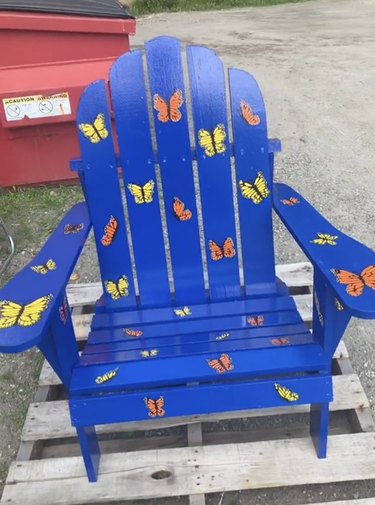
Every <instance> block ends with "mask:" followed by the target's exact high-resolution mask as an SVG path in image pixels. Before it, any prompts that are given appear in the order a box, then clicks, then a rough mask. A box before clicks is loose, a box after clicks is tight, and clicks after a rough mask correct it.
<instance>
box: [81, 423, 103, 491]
mask: <svg viewBox="0 0 375 505" xmlns="http://www.w3.org/2000/svg"><path fill="white" fill-rule="evenodd" d="M76 430H77V436H78V441H79V444H80V447H81V452H82V457H83V461H84V463H85V468H86V472H87V477H88V479H89V482H96V481H97V478H98V469H99V461H100V448H99V443H98V438H97V436H96V432H95V427H94V426H77V427H76Z"/></svg>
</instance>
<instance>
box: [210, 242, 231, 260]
mask: <svg viewBox="0 0 375 505" xmlns="http://www.w3.org/2000/svg"><path fill="white" fill-rule="evenodd" d="M208 247H209V249H210V253H211V259H212V260H213V261H219V260H222V259H223V258H233V257H234V256H235V255H236V249H235V248H234V243H233V240H232V239H231V238H230V237H227V238H226V239H225V240H224V242H223V245H221V246H220V245H219V244H217V243H216V242H214V241H213V240H210V241H209V242H208Z"/></svg>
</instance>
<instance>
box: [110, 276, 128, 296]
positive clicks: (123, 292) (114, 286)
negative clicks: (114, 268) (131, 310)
mask: <svg viewBox="0 0 375 505" xmlns="http://www.w3.org/2000/svg"><path fill="white" fill-rule="evenodd" d="M104 286H105V290H106V291H107V293H108V294H109V295H111V298H112V300H118V299H119V298H120V297H121V296H128V295H129V290H128V287H129V281H128V278H127V277H126V275H122V276H121V277H120V278H119V280H118V281H117V282H115V281H105V282H104Z"/></svg>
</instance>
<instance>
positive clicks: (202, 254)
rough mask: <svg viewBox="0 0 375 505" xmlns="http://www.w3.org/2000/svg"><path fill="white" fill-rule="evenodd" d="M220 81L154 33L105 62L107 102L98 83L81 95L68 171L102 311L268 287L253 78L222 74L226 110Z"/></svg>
mask: <svg viewBox="0 0 375 505" xmlns="http://www.w3.org/2000/svg"><path fill="white" fill-rule="evenodd" d="M226 78H227V77H226V75H225V73H224V69H223V64H222V62H221V61H220V59H219V58H218V57H217V56H216V55H215V54H214V53H213V52H212V51H210V50H209V49H207V48H204V47H197V46H188V47H187V48H186V53H185V52H181V47H180V43H179V41H178V40H176V39H173V38H169V37H159V38H156V39H153V40H151V41H150V42H148V43H147V44H146V45H145V56H144V55H143V53H142V51H140V50H136V51H132V52H130V53H126V54H124V55H123V56H121V57H120V58H118V60H117V61H116V62H115V63H114V64H113V66H112V69H111V71H110V77H109V89H110V97H109V96H107V95H108V93H107V88H106V84H105V82H104V81H96V82H94V83H92V84H91V85H89V86H88V88H87V89H86V90H85V92H84V94H83V96H82V97H81V100H80V103H79V108H78V114H77V124H78V128H79V131H80V135H79V136H80V139H79V140H80V145H81V153H82V167H83V168H82V171H81V174H80V176H81V181H82V184H83V187H84V192H85V197H86V200H87V203H88V206H89V211H90V214H91V218H92V221H93V227H94V233H95V239H96V244H97V250H98V257H99V264H100V270H101V275H102V280H103V285H104V290H105V292H106V305H107V307H109V308H114V309H115V308H116V307H119V308H124V307H132V306H136V304H137V303H139V301H140V303H141V304H142V306H162V305H167V304H170V303H171V299H172V303H173V302H174V303H176V304H178V305H180V304H189V303H193V302H195V303H201V302H204V301H206V300H207V299H210V300H222V299H235V298H240V297H243V296H254V295H262V294H269V293H272V292H275V290H276V288H275V269H274V250H273V237H272V215H271V213H272V205H271V195H270V192H271V189H272V180H271V179H272V174H271V168H270V163H269V157H268V145H267V127H266V115H265V109H264V103H263V99H262V95H261V93H260V90H259V88H258V85H257V83H256V82H255V80H254V78H253V77H252V76H251V75H249V74H248V73H246V72H243V71H240V70H236V69H230V70H229V72H228V83H229V96H230V107H228V108H227V92H226ZM109 99H110V100H111V102H110V100H109ZM110 103H111V105H110ZM112 117H114V124H115V130H116V133H117V137H116V138H114V130H113V129H112V127H111V118H112ZM231 140H233V142H231ZM117 149H118V152H119V155H118V157H117V156H116V154H115V152H117ZM118 167H121V169H122V177H123V181H124V185H123V187H122V184H120V182H119V177H118ZM124 197H125V198H124ZM221 256H223V258H221ZM138 294H139V298H138Z"/></svg>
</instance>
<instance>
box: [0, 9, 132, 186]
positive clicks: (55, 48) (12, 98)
mask: <svg viewBox="0 0 375 505" xmlns="http://www.w3.org/2000/svg"><path fill="white" fill-rule="evenodd" d="M30 11H33V12H30ZM134 33H135V20H134V18H133V17H132V16H131V15H130V14H129V11H128V10H127V8H125V7H123V6H122V5H121V4H120V3H118V2H117V1H116V0H106V2H103V1H102V0H32V1H31V0H22V1H21V0H0V47H2V48H5V50H2V51H1V52H0V152H1V162H0V186H4V187H7V186H17V185H24V184H35V183H43V182H52V181H63V180H67V179H70V178H72V177H73V175H72V173H71V172H70V169H69V160H70V159H71V158H74V157H76V156H78V155H79V147H78V142H77V139H76V137H77V135H76V127H75V111H76V108H77V102H78V99H79V96H80V95H81V93H82V91H83V89H84V88H85V87H86V85H87V84H88V83H89V82H91V81H93V80H95V79H101V78H107V75H108V70H109V67H110V66H111V64H112V62H113V61H114V60H115V59H116V58H117V57H118V56H119V55H120V54H122V53H123V52H125V51H128V50H129V35H133V34H134Z"/></svg>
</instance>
